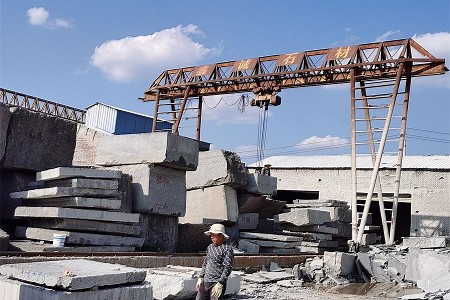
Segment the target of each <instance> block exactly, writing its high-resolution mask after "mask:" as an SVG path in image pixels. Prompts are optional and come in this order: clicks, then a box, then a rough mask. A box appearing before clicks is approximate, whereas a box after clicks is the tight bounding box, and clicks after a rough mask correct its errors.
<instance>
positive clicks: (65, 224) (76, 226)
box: [28, 218, 141, 236]
mask: <svg viewBox="0 0 450 300" xmlns="http://www.w3.org/2000/svg"><path fill="white" fill-rule="evenodd" d="M28 223H29V224H30V226H31V227H38V228H48V229H62V230H66V231H67V230H68V231H72V230H79V231H87V232H104V233H118V234H121V235H132V236H138V235H139V234H140V233H141V226H140V225H131V224H123V223H114V222H102V221H95V220H80V219H47V218H29V219H28Z"/></svg>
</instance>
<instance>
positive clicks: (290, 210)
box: [275, 199, 351, 254]
mask: <svg viewBox="0 0 450 300" xmlns="http://www.w3.org/2000/svg"><path fill="white" fill-rule="evenodd" d="M286 207H287V208H286V209H284V210H283V212H282V213H280V214H278V215H277V216H276V217H275V222H276V223H278V224H279V226H280V229H281V230H282V231H283V233H285V234H289V235H294V236H300V237H302V238H303V241H302V242H301V245H299V246H298V247H296V249H298V251H299V252H302V253H314V254H323V253H324V251H335V250H339V249H342V250H345V249H346V248H347V241H348V240H349V239H350V238H351V210H350V208H349V207H348V204H347V202H345V201H338V200H321V199H319V200H294V201H293V203H292V204H287V205H286Z"/></svg>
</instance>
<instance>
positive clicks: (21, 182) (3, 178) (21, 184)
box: [0, 169, 36, 220]
mask: <svg viewBox="0 0 450 300" xmlns="http://www.w3.org/2000/svg"><path fill="white" fill-rule="evenodd" d="M35 178H36V173H35V172H24V171H18V170H1V169H0V219H2V220H11V219H15V217H14V210H15V209H16V208H17V206H19V205H21V204H22V200H21V199H11V197H10V196H9V194H10V193H12V192H17V191H23V190H26V189H27V188H28V184H29V183H30V182H33V181H34V180H35Z"/></svg>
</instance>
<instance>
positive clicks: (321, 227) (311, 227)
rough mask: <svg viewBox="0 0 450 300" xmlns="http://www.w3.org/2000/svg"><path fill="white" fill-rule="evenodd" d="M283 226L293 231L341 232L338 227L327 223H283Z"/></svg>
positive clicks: (333, 233) (334, 233) (335, 233)
mask: <svg viewBox="0 0 450 300" xmlns="http://www.w3.org/2000/svg"><path fill="white" fill-rule="evenodd" d="M281 228H282V229H284V230H289V231H293V232H313V233H325V234H332V235H337V234H338V233H339V231H338V229H337V228H333V227H330V226H325V225H303V226H295V225H291V224H281Z"/></svg>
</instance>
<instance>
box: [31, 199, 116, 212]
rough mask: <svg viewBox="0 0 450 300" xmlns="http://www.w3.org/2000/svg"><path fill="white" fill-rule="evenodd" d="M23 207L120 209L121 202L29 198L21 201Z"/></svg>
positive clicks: (112, 200) (114, 200)
mask: <svg viewBox="0 0 450 300" xmlns="http://www.w3.org/2000/svg"><path fill="white" fill-rule="evenodd" d="M22 204H23V205H24V206H53V207H81V208H83V207H85V208H103V209H120V208H121V206H122V202H121V201H120V200H119V199H112V198H86V197H64V198H44V199H43V198H31V199H23V200H22Z"/></svg>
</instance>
